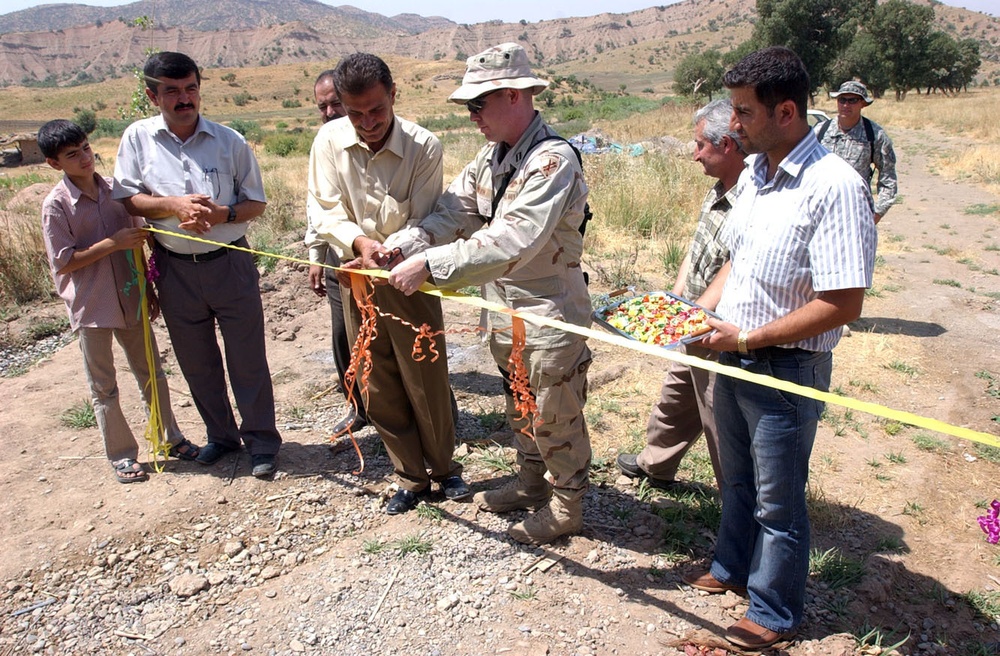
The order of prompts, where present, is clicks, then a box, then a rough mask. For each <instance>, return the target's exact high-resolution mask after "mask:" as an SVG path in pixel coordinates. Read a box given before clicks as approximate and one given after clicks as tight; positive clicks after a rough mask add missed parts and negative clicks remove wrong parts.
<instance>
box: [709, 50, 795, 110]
mask: <svg viewBox="0 0 1000 656" xmlns="http://www.w3.org/2000/svg"><path fill="white" fill-rule="evenodd" d="M722 82H723V84H725V85H726V88H727V89H733V88H740V87H749V88H751V89H753V90H754V94H755V95H756V96H757V100H759V101H760V102H761V104H763V105H764V106H765V107H766V108H767V112H768V115H771V114H773V113H774V108H775V107H776V106H777V105H778V103H781V102H784V101H786V100H791V101H792V102H794V103H795V106H796V107H797V108H798V110H799V115H800V116H802V117H803V119H804V118H805V116H806V110H807V109H808V107H807V105H808V101H809V72H808V71H807V70H806V67H805V65H804V64H803V63H802V60H801V59H799V56H798V55H796V54H795V53H794V52H793V51H791V50H789V49H788V48H784V47H782V46H771V47H770V48H763V49H762V50H757V51H755V52H751V53H750V54H749V55H747V56H746V57H744V58H743V59H741V60H740V61H739V62H738V63H737V64H736V65H735V66H733V68H732V69H731V70H729V71H728V72H727V73H726V75H725V77H723V78H722Z"/></svg>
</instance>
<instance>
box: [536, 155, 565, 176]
mask: <svg viewBox="0 0 1000 656" xmlns="http://www.w3.org/2000/svg"><path fill="white" fill-rule="evenodd" d="M538 159H539V160H540V161H539V163H538V170H539V171H540V172H541V174H542V175H543V176H545V177H546V178H547V177H549V176H551V175H552V174H553V173H555V172H556V169H558V168H559V159H560V158H559V156H558V155H552V154H548V153H546V154H545V155H542V156H541V157H539V158H538Z"/></svg>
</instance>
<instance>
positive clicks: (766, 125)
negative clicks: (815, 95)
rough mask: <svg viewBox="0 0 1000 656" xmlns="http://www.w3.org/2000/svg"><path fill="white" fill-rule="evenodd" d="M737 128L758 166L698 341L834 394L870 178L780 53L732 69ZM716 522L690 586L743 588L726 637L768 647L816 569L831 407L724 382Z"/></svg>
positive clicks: (718, 404) (866, 268) (857, 292)
mask: <svg viewBox="0 0 1000 656" xmlns="http://www.w3.org/2000/svg"><path fill="white" fill-rule="evenodd" d="M724 82H725V85H726V87H727V88H728V89H730V90H731V97H732V103H733V118H732V122H731V125H732V127H733V128H734V129H735V130H736V132H737V134H738V135H739V138H740V141H741V142H742V143H743V146H744V149H745V150H746V152H747V153H750V154H751V156H750V157H749V158H748V159H747V164H748V168H747V169H746V170H745V171H744V172H743V175H742V176H741V178H740V182H739V185H740V186H741V188H742V189H741V193H740V195H739V197H738V198H737V199H736V202H735V204H734V206H733V209H732V211H731V212H730V215H729V222H728V224H727V228H726V232H725V234H724V236H723V240H724V241H725V242H726V243H727V245H728V246H729V249H730V261H729V263H728V264H726V265H725V266H724V267H723V268H722V270H721V271H720V272H719V275H718V276H717V277H716V279H715V280H714V281H713V283H712V284H711V285H710V286H709V288H708V290H707V291H706V292H705V295H704V296H702V297H701V299H700V302H701V303H702V304H704V305H706V306H708V307H714V308H715V309H716V312H717V313H718V314H719V315H721V316H722V317H723V320H714V319H712V320H710V323H711V324H712V326H713V327H714V328H715V329H716V332H715V333H713V334H712V335H710V336H709V337H707V338H706V339H704V340H702V345H703V346H705V347H708V348H711V349H714V350H717V351H720V352H721V353H720V362H722V363H723V364H726V365H730V366H733V367H740V368H741V369H744V370H746V371H751V372H754V373H761V374H765V375H768V376H773V377H775V378H779V379H782V380H787V381H790V382H793V383H798V384H800V385H804V386H807V387H813V388H818V389H821V390H824V391H825V390H828V389H829V386H830V374H831V369H832V357H831V351H832V350H833V347H834V346H836V344H837V341H838V340H839V339H840V335H841V331H840V327H841V326H843V325H844V324H846V323H848V322H850V321H853V320H855V319H857V318H858V317H859V316H860V315H861V306H862V303H863V301H864V293H865V289H866V288H867V287H870V286H871V281H872V271H873V269H874V266H875V264H874V263H875V243H876V229H875V223H874V220H873V210H874V206H873V201H872V196H871V192H870V190H869V189H868V188H867V185H866V184H865V181H864V180H862V179H861V177H860V176H858V175H857V173H856V172H855V171H854V169H852V168H851V167H850V165H849V164H847V163H846V162H844V161H843V160H842V159H841V158H839V157H837V156H836V155H833V154H832V153H830V152H829V151H828V150H826V149H825V148H823V147H822V146H820V145H819V142H818V141H817V140H816V136H815V134H814V133H813V132H812V131H811V130H810V129H809V124H808V123H807V122H806V102H807V100H808V95H809V74H808V73H807V72H806V69H805V67H804V66H803V64H802V61H801V60H800V59H799V57H798V56H797V55H796V54H795V53H794V52H792V51H791V50H788V49H787V48H782V47H771V48H765V49H763V50H758V51H757V52H754V53H751V54H750V55H748V56H747V57H745V58H744V59H743V60H742V61H740V62H739V63H738V64H736V66H735V67H733V69H732V70H730V71H729V72H728V73H726V76H725V78H724ZM714 402H715V407H714V413H715V420H716V423H717V426H718V431H719V443H720V444H719V457H720V461H721V464H722V471H723V477H724V482H723V485H722V520H721V525H720V527H719V535H718V540H717V541H716V548H715V555H714V559H713V561H712V566H711V570H710V571H707V572H699V573H693V574H691V575H688V576H685V577H684V580H685V582H687V583H688V584H690V585H692V586H693V587H696V588H698V589H701V590H706V591H708V592H719V593H721V592H725V591H727V590H737V591H743V590H746V592H747V593H748V596H749V598H750V606H749V608H748V609H747V612H746V615H745V616H744V617H743V618H742V619H740V620H739V621H738V622H736V623H735V624H733V625H732V626H730V627H729V629H728V630H727V631H726V639H727V640H729V641H730V642H732V643H733V644H735V645H738V646H740V647H743V648H749V649H763V648H765V647H768V646H770V645H772V644H774V643H775V642H778V641H779V640H783V639H786V638H788V637H790V636H791V635H793V634H794V632H795V630H796V629H797V627H798V625H799V624H800V623H801V621H802V616H803V608H804V605H805V587H806V576H807V574H808V569H809V518H808V515H807V509H806V496H805V489H806V480H807V476H808V471H809V456H810V454H811V452H812V445H813V440H814V439H815V436H816V427H817V423H818V421H819V417H820V415H821V413H822V412H823V404H822V403H820V402H818V401H814V400H812V399H808V398H805V397H802V396H799V395H796V394H790V393H787V392H780V391H778V390H776V389H773V388H770V387H766V386H762V385H757V384H752V383H748V382H744V381H740V380H736V379H734V378H731V377H729V376H719V377H718V378H717V382H716V387H715V398H714Z"/></svg>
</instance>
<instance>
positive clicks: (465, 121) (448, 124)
mask: <svg viewBox="0 0 1000 656" xmlns="http://www.w3.org/2000/svg"><path fill="white" fill-rule="evenodd" d="M417 124H418V125H420V126H421V127H423V128H426V129H428V130H430V131H431V132H442V131H444V130H459V129H461V128H467V127H469V125H470V123H469V117H468V116H465V115H459V114H448V115H447V116H421V117H420V118H418V119H417Z"/></svg>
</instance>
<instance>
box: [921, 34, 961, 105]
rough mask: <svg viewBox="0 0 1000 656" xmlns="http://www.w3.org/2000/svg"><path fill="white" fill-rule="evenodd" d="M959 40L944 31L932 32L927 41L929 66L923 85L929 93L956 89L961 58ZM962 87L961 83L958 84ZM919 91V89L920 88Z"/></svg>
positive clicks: (925, 72) (947, 91)
mask: <svg viewBox="0 0 1000 656" xmlns="http://www.w3.org/2000/svg"><path fill="white" fill-rule="evenodd" d="M961 56H962V55H961V53H960V52H959V50H958V42H956V41H955V39H953V38H951V36H949V35H947V34H945V33H944V32H931V33H930V35H929V36H928V43H927V53H926V57H927V61H928V63H929V66H928V67H927V69H926V70H925V71H924V75H925V77H924V79H923V80H922V82H923V86H925V87H927V93H931V92H932V91H941V92H942V93H949V92H951V91H954V89H955V87H956V82H957V69H958V62H959V59H960V58H961ZM957 86H958V87H959V88H961V86H962V85H961V84H958V85H957ZM918 92H919V89H918Z"/></svg>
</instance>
